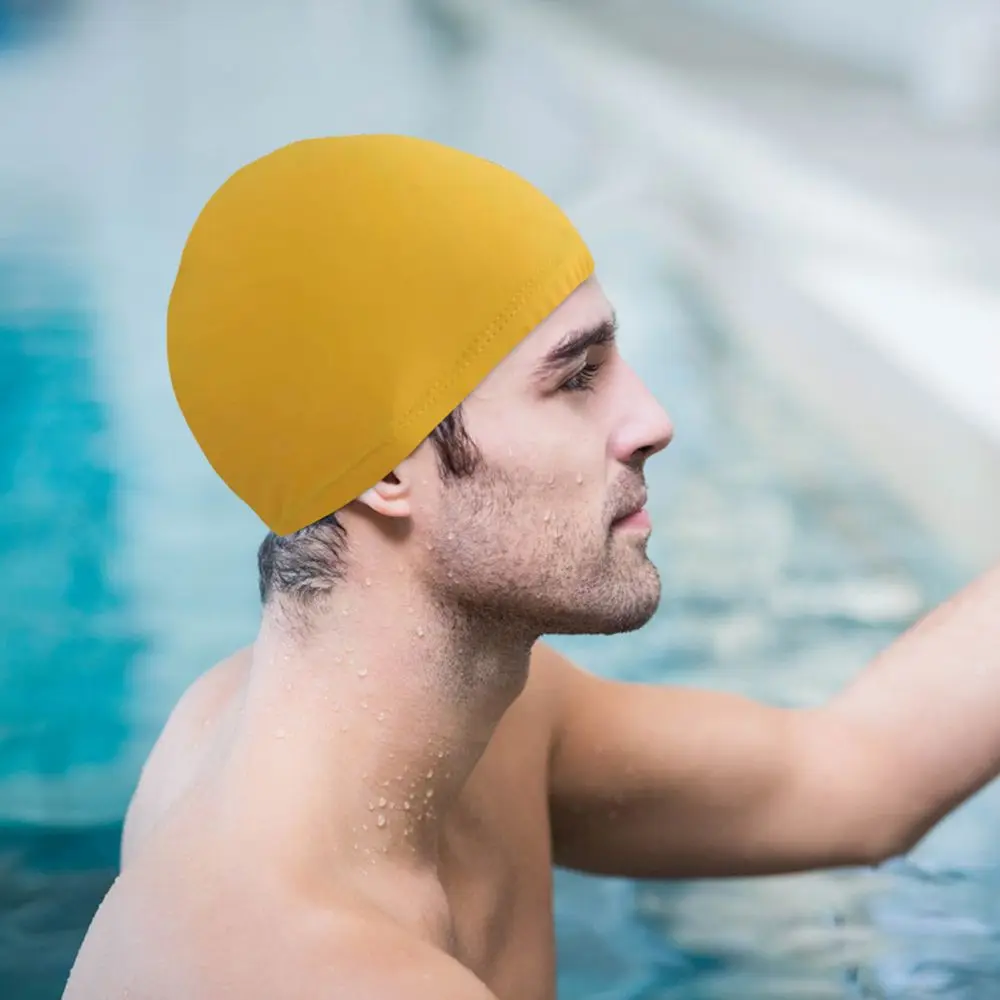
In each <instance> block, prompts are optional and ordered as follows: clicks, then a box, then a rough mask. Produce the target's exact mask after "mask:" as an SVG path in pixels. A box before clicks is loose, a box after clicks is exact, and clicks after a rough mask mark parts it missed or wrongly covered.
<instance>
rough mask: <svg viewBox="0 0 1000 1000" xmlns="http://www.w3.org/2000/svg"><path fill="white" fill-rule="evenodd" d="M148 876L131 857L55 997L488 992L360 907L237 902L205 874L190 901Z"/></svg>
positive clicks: (380, 999)
mask: <svg viewBox="0 0 1000 1000" xmlns="http://www.w3.org/2000/svg"><path fill="white" fill-rule="evenodd" d="M147 881H148V873H143V872H142V871H141V869H140V872H139V874H138V876H123V877H122V878H120V879H119V881H118V882H117V883H116V885H115V887H114V889H113V890H112V892H111V893H110V894H109V895H108V897H107V898H106V899H105V901H104V903H103V904H102V907H101V909H100V910H99V911H98V914H97V917H96V918H95V920H94V922H93V924H92V925H91V928H90V931H89V932H88V935H87V938H86V940H85V941H84V944H83V947H82V948H81V950H80V953H79V955H78V956H77V960H76V962H75V964H74V967H73V970H72V973H71V975H70V978H69V982H68V983H67V986H66V990H65V992H64V994H63V1000H104V998H105V997H109V996H135V997H142V998H143V1000H218V998H219V997H229V996H232V997H240V998H241V1000H274V998H275V997H281V998H282V1000H335V998H337V1000H339V998H341V997H351V998H352V1000H390V998H391V1000H396V998H398V997H407V998H412V1000H496V997H495V996H494V995H493V993H492V992H491V991H490V990H489V989H488V988H487V987H486V986H485V984H483V983H482V982H481V981H480V980H479V979H477V978H476V977H475V976H474V975H473V974H472V973H471V972H470V971H469V970H468V969H466V968H465V967H464V966H462V965H461V964H460V963H459V962H457V961H456V960H455V959H454V958H452V957H451V956H450V955H447V954H446V953H444V952H442V951H440V950H438V949H436V948H434V947H432V946H431V945H430V944H428V943H427V942H426V941H423V940H421V939H419V938H417V937H415V936H414V935H413V934H411V933H409V932H407V931H405V930H403V929H402V928H401V927H400V926H399V925H398V924H396V923H394V922H392V921H391V920H387V919H385V918H384V917H382V916H380V915H378V914H373V913H371V912H370V911H368V910H366V909H362V908H354V907H351V906H350V905H331V906H322V907H320V906H316V905H313V904H309V905H304V904H302V903H300V902H293V903H290V902H289V900H288V899H287V898H280V897H275V898H273V899H271V900H270V901H269V902H267V903H266V904H265V902H264V900H263V899H262V898H261V897H259V896H258V897H257V898H256V899H254V900H253V902H252V904H251V903H250V901H249V900H247V901H245V902H246V903H247V905H242V904H241V902H240V900H239V898H238V895H237V893H235V892H233V891H224V892H222V893H217V891H213V890H218V888H219V887H218V886H214V887H213V886H204V885H203V886H202V889H201V891H198V892H197V893H196V895H197V896H198V902H197V904H195V902H194V898H193V896H192V895H191V894H188V893H185V892H182V893H180V894H178V893H174V894H172V895H171V896H170V897H167V896H165V895H164V893H163V892H162V889H158V888H157V886H156V885H153V884H148V885H147V884H146V882H147ZM153 881H154V882H155V881H157V877H156V876H155V874H154V876H153ZM175 884H176V883H175ZM206 890H207V891H206ZM178 896H187V897H189V898H188V899H187V903H186V905H184V906H178V905H176V901H177V898H178ZM213 898H214V899H216V900H218V908H217V909H216V908H215V906H214V905H213V903H212V899H213ZM153 900H156V901H157V903H156V904H154V903H153Z"/></svg>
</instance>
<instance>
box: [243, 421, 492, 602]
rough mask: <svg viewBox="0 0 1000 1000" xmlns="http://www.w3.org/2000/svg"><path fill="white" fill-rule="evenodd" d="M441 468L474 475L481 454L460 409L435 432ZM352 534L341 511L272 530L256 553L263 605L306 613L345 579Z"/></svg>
mask: <svg viewBox="0 0 1000 1000" xmlns="http://www.w3.org/2000/svg"><path fill="white" fill-rule="evenodd" d="M429 437H430V440H431V441H432V443H433V444H434V448H435V451H436V452H437V459H438V468H439V469H440V471H441V475H442V477H443V478H445V479H461V478H464V477H466V476H470V475H472V473H473V472H475V470H476V468H477V467H478V465H479V463H480V461H481V458H482V456H481V454H480V452H479V449H478V448H477V446H476V444H475V442H474V441H473V440H472V438H471V437H470V436H469V433H468V431H467V430H466V428H465V423H464V420H463V417H462V407H461V404H459V406H458V407H456V408H455V409H454V410H452V412H451V413H449V414H448V416H447V417H445V418H444V420H442V421H441V423H439V424H438V425H437V427H435V428H434V430H433V431H431V433H430V435H429ZM346 549H347V531H346V529H345V528H344V526H343V525H342V524H341V523H340V521H339V520H338V519H337V514H336V512H333V513H331V514H327V515H326V517H322V518H320V519H319V520H318V521H314V522H313V523H312V524H307V525H306V526H305V527H304V528H300V529H299V530H298V531H293V532H292V533H291V534H289V535H276V534H275V533H274V532H273V531H269V532H268V533H267V535H266V536H265V537H264V540H263V541H262V542H261V543H260V547H259V548H258V549H257V575H258V585H259V588H260V600H261V603H262V604H267V603H268V601H269V600H270V599H271V598H272V597H278V596H280V597H282V598H286V599H287V600H289V601H290V602H292V603H293V604H295V605H296V606H298V607H299V608H300V609H302V610H306V609H308V608H309V607H311V606H312V605H314V604H315V603H316V601H318V600H320V599H322V598H323V597H325V596H326V595H328V594H329V593H330V592H331V591H332V590H333V588H334V587H335V586H336V585H337V583H338V582H339V581H340V580H342V579H343V578H344V572H345V569H346V566H345V555H346Z"/></svg>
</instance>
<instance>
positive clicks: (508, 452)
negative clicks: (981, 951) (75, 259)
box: [65, 137, 1000, 1000]
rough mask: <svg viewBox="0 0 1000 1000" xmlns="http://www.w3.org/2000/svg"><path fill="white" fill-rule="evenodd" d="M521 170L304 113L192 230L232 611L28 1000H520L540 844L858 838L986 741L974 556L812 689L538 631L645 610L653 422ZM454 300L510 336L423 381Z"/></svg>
mask: <svg viewBox="0 0 1000 1000" xmlns="http://www.w3.org/2000/svg"><path fill="white" fill-rule="evenodd" d="M369 181H370V183H369ZM522 184H523V182H519V181H516V180H514V179H512V178H510V177H508V176H506V175H505V174H503V173H502V172H501V171H499V169H498V168H495V167H493V166H492V165H484V164H482V163H481V162H479V161H475V160H474V159H473V158H471V157H469V158H466V157H465V156H464V155H460V154H457V153H453V152H450V151H447V150H443V149H441V148H439V147H434V146H433V145H431V144H426V145H424V144H421V143H417V142H416V141H414V140H404V139H398V138H396V139H394V138H391V137H388V138H386V137H381V138H364V137H361V138H356V139H351V140H346V139H342V140H322V141H317V142H316V143H314V144H310V143H306V144H302V145H300V146H293V147H291V148H290V149H288V148H286V149H285V150H283V151H279V152H278V153H277V154H275V156H274V157H271V158H264V159H263V160H262V161H260V162H259V163H257V164H255V165H254V167H253V169H251V170H249V171H247V172H244V174H242V175H237V178H236V184H235V188H234V187H233V185H232V184H230V186H229V187H228V188H224V190H223V195H222V196H221V200H219V199H217V201H216V202H215V206H216V207H215V208H214V209H212V211H211V212H209V213H208V214H207V215H206V217H205V219H204V220H203V221H202V222H200V223H199V226H200V227H201V228H200V229H196V230H195V233H194V235H193V236H192V240H191V242H190V243H189V245H188V247H187V249H186V256H185V259H184V262H183V264H182V268H181V271H180V273H179V278H178V284H177V285H176V286H175V294H174V299H173V301H172V306H171V309H172V312H171V317H170V323H171V327H170V336H171V338H173V339H172V342H171V352H172V354H171V365H172V373H173V377H174V379H175V386H176V388H177V392H178V398H179V400H180V402H181V405H182V407H183V408H184V410H185V415H186V417H187V419H188V421H189V423H190V425H191V427H192V429H193V431H194V433H195V435H196V437H198V439H199V442H200V443H201V444H202V447H203V448H204V449H205V452H206V455H207V456H208V457H209V459H210V461H212V463H213V465H214V467H215V468H216V469H217V470H218V471H219V472H220V475H222V476H223V477H224V478H225V479H226V481H227V482H229V483H230V485H232V486H233V489H234V490H235V491H236V492H237V493H238V494H239V495H240V496H242V497H243V498H244V499H246V500H247V502H248V503H250V504H251V505H252V506H253V507H254V509H255V510H257V511H258V512H260V513H261V516H262V518H264V519H265V520H266V522H267V524H268V525H269V526H270V527H272V528H273V529H275V530H272V531H271V532H270V533H269V534H268V535H267V537H266V538H265V540H264V542H263V543H262V545H261V549H260V558H259V570H260V583H261V590H262V598H263V611H262V618H261V624H260V630H259V633H258V635H257V636H256V638H255V640H254V642H253V643H252V645H251V646H250V647H249V648H246V649H243V650H240V651H239V652H236V653H235V654H233V655H232V656H231V657H230V658H229V659H227V660H226V661H224V662H223V663H220V664H218V665H217V666H215V667H214V668H213V669H211V670H209V671H208V673H206V674H205V675H203V676H202V677H201V678H200V679H199V680H198V681H197V682H196V683H195V684H194V685H193V686H192V687H191V688H190V690H189V691H188V692H187V693H186V694H185V696H184V697H183V698H182V700H181V701H180V703H179V704H178V705H177V706H176V708H175V710H174V712H173V714H172V716H171V717H170V719H169V721H168V723H167V725H166V728H165V730H164V731H163V733H162V734H161V737H160V739H159V741H158V743H157V745H156V746H155V748H154V750H153V752H152V754H151V755H150V757H149V760H148V762H147V764H146V767H145V769H144V771H143V774H142V777H141V780H140V783H139V786H138V788H137V790H136V792H135V796H134V799H133V801H132V803H131V806H130V809H129V812H128V815H127V820H126V825H125V834H124V843H123V850H122V871H121V875H120V877H119V878H118V879H117V881H116V882H115V884H114V886H113V887H112V888H111V890H110V891H109V893H108V895H107V897H106V899H105V900H104V902H103V904H102V906H101V907H100V909H99V911H98V913H97V914H96V916H95V918H94V921H93V923H92V926H91V928H90V930H89V933H88V935H87V938H86V940H85V942H84V944H83V947H82V949H81V951H80V954H79V956H78V958H77V962H76V964H75V966H74V969H73V972H72V975H71V977H70V982H69V984H68V986H67V990H66V993H65V997H66V1000H108V998H124V997H128V998H130V1000H222V998H227V997H232V998H239V1000H333V998H349V1000H397V998H407V1000H553V998H554V997H555V967H556V959H555V952H554V939H553V926H552V899H551V897H552V881H551V870H552V866H553V865H564V866H568V867H572V868H576V869H579V870H582V871H587V872H595V873H605V874H618V875H623V876H632V877H640V878H641V877H657V878H669V877H673V876H683V877H692V876H717V875H748V874H763V873H777V872H792V871H799V870H803V869H807V868H817V867H831V866H839V865H854V864H867V863H875V862H878V861H881V860H882V859H886V858H888V857H891V856H893V855H896V854H898V853H900V852H903V851H905V850H906V849H907V848H908V847H909V846H910V845H912V844H913V843H914V842H915V841H917V840H918V839H919V838H921V837H922V836H923V835H924V833H925V832H926V831H927V830H928V829H929V828H930V827H931V826H932V825H933V824H934V823H936V822H937V821H938V820H939V819H940V818H941V817H942V816H943V815H945V814H946V813H947V812H948V811H949V810H950V809H952V808H953V807H955V806H956V805H957V804H958V803H960V802H962V801H963V800H965V799H966V798H967V797H968V796H970V795H971V794H972V793H973V792H974V791H976V790H977V789H978V788H980V787H982V786H983V785H984V784H985V783H986V782H987V781H989V780H991V779H992V778H993V777H994V776H995V775H996V774H997V773H998V771H1000V725H998V724H997V720H998V718H1000V573H998V572H994V573H992V574H991V575H987V576H985V577H984V578H982V579H981V580H979V581H977V582H976V583H975V584H973V585H970V586H969V587H968V588H967V589H966V590H965V591H964V592H963V593H961V594H959V595H957V596H956V597H955V598H954V599H953V600H952V601H951V602H949V604H948V605H946V606H944V607H942V608H940V609H938V610H937V611H935V612H934V613H932V614H931V615H929V616H928V617H927V618H926V619H925V620H924V621H922V622H921V623H920V624H919V626H918V627H916V628H915V629H913V630H911V632H910V633H908V634H907V635H905V636H903V637H902V638H901V639H900V640H899V641H898V642H897V643H896V644H895V645H894V646H893V647H892V648H890V649H889V650H887V651H886V652H885V653H884V654H883V655H882V656H881V657H879V658H878V660H877V661H876V662H875V663H873V664H872V665H871V667H870V668H869V669H867V670H865V671H864V672H862V674H861V675H860V676H859V677H858V679H857V680H856V681H855V682H854V683H853V684H852V685H850V686H849V687H848V688H847V689H846V690H845V691H844V692H843V693H842V694H841V695H840V696H839V697H837V698H836V699H834V700H833V701H832V702H831V703H830V704H828V705H826V706H824V707H823V708H820V709H810V710H799V711H790V710H782V709H777V708H772V707H768V706H765V705H761V704H757V703H755V702H753V701H750V700H746V699H744V698H741V697H737V696H733V695H727V694H721V693H702V692H698V691H694V690H678V689H673V688H670V687H666V686H649V685H637V684H625V683H616V682H613V681H609V680H604V679H601V678H600V677H597V676H592V675H590V674H587V673H585V672H583V671H581V670H580V669H578V668H577V667H575V666H574V665H573V664H571V663H569V662H567V661H566V659H564V658H563V657H562V656H560V655H558V654H557V653H556V652H554V651H553V650H552V649H551V648H550V647H548V646H546V645H545V644H544V643H543V642H541V641H540V637H541V636H543V635H545V634H556V633H563V634H565V633H604V634H608V633H617V632H625V631H628V630H634V629H637V628H639V627H641V626H642V625H643V624H644V623H645V622H646V621H648V620H649V618H650V617H651V615H652V614H653V612H654V610H655V608H656V607H657V603H658V600H659V597H660V588H659V578H658V575H657V571H656V569H655V568H654V567H653V565H652V564H651V563H650V562H649V560H648V559H647V556H646V542H647V538H648V535H649V531H650V523H649V519H648V516H647V515H646V513H645V511H644V507H645V504H646V493H645V487H644V475H643V469H644V465H645V463H646V462H647V461H648V460H649V459H650V458H651V457H652V456H653V455H655V454H656V453H657V452H659V451H661V450H662V449H663V448H665V447H666V446H667V444H668V443H669V442H670V439H671V435H672V427H671V424H670V420H669V419H668V417H667V414H666V413H665V412H664V410H663V409H662V408H661V407H660V405H659V404H658V403H657V402H656V400H654V399H653V398H652V397H651V395H650V394H649V392H648V391H647V390H646V389H645V387H644V386H643V383H642V381H641V380H640V378H639V377H638V376H637V374H636V373H635V372H634V371H632V370H631V369H630V368H629V366H628V365H627V364H626V363H625V361H624V360H623V359H622V357H621V356H620V354H619V353H618V350H617V348H616V345H615V324H614V314H613V310H612V306H611V304H610V303H609V302H608V300H607V299H606V297H605V295H604V292H603V291H602V289H601V286H600V284H599V282H598V281H597V279H596V277H595V276H594V274H593V273H591V272H592V268H591V265H590V262H589V258H588V255H587V253H586V251H585V249H584V248H582V245H581V244H580V242H579V241H578V240H577V238H576V237H575V236H574V235H573V234H572V232H571V231H570V230H568V229H566V228H565V225H564V222H563V220H562V219H561V217H560V216H559V215H558V214H557V213H556V210H555V209H554V208H550V207H548V205H547V203H546V202H545V201H544V199H542V198H541V196H540V195H536V194H533V193H532V192H531V191H530V190H529V189H528V188H527V186H526V185H524V186H521V185H522ZM240 185H243V187H242V188H241V187H240ZM331 191H332V193H331ZM227 199H228V201H227ZM330 202H332V204H333V208H331V207H330ZM213 213H214V214H213ZM328 245H332V246H333V247H334V250H332V251H331V250H329V248H328ZM337 247H345V249H343V250H342V252H341V251H338V250H337V249H336V248H337ZM338 253H339V254H340V255H339V256H338ZM564 258H566V259H571V263H570V265H569V266H565V267H564V266H562V264H561V263H560V261H562V260H563V259H564ZM553 261H555V265H554V264H553ZM376 272H380V273H378V274H377V275H376ZM554 274H556V275H557V276H556V277H553V275H554ZM199 275H201V277H199ZM205 275H207V276H208V277H204V276H205ZM497 275H500V276H501V277H497ZM203 279H204V281H203V283H201V284H199V282H202V280H203ZM547 281H548V282H550V284H551V288H550V289H549V292H548V293H546V294H549V295H550V296H551V298H550V300H549V305H547V304H546V299H545V295H544V294H542V293H540V292H538V290H539V289H540V288H542V289H543V288H544V286H545V283H546V282H547ZM511 289H513V290H514V291H515V292H518V294H515V295H513V296H512V295H511V294H510V293H511ZM518 290H520V291H518ZM536 293H537V294H536ZM518 296H520V297H518ZM531 296H535V299H534V300H533V301H534V302H535V304H534V307H533V308H535V309H536V310H537V315H534V316H532V314H531V312H530V310H528V312H525V311H524V309H523V308H522V306H523V304H524V302H526V301H528V299H530V298H531ZM539 296H540V297H539ZM484 304H485V309H484V308H481V307H482V306H483V305H484ZM324 309H328V310H329V313H324V311H323V310H324ZM494 314H495V315H494ZM514 314H516V316H517V317H519V319H517V322H520V323H521V324H522V326H521V328H519V329H514V330H513V332H511V329H510V323H511V322H513V321H511V320H510V317H511V316H512V315H514ZM369 315H370V316H371V317H372V321H371V323H368V322H367V320H366V318H367V317H368V316H369ZM496 316H501V317H503V322H502V323H500V324H499V325H498V324H497V323H496V322H494V320H495V317H496ZM491 323H493V326H490V324H491ZM504 323H506V324H507V326H504V325H503V324H504ZM515 326H516V323H515ZM487 327H488V328H489V329H490V330H493V331H494V332H495V331H496V330H497V329H501V330H506V331H507V332H506V333H504V334H503V336H507V337H509V340H508V342H507V343H506V344H503V345H500V346H499V347H498V348H497V354H496V356H495V357H493V358H486V359H485V360H481V361H477V362H475V363H474V364H480V365H481V366H482V367H481V368H480V369H479V370H478V371H476V370H473V371H471V372H470V373H469V374H468V379H467V381H466V382H465V383H464V384H463V383H461V380H459V381H458V382H448V378H450V375H449V373H450V372H452V371H453V370H458V369H459V368H460V367H461V366H462V365H463V364H465V363H466V361H467V359H468V358H469V357H471V356H476V352H475V350H472V349H471V348H470V344H473V343H475V344H480V341H475V337H477V336H479V331H480V330H481V329H485V328H487ZM315 328H318V332H317V329H315ZM268 338H271V339H268ZM463 338H465V339H467V340H469V343H465V340H464V339H463ZM384 341H386V342H388V345H389V346H388V349H386V348H385V346H384ZM439 342H440V350H438V348H437V347H436V346H435V345H437V344H438V343H439ZM324 344H327V345H330V346H327V347H324V346H323V345H324ZM244 384H245V389H244V388H242V387H243V386H244ZM443 384H446V387H447V391H444V393H443V395H442V393H441V392H439V390H440V387H441V386H442V385H443ZM359 385H360V388H359ZM428 393H430V396H428ZM435 393H437V395H435ZM449 393H451V395H450V396H449ZM431 397H433V398H434V400H435V401H434V402H433V404H428V407H427V408H426V409H424V410H421V408H420V405H418V404H419V403H420V400H421V399H424V400H426V399H429V398H431ZM397 400H404V401H405V402H406V404H407V405H406V406H402V405H399V406H397V405H396V402H397ZM414 412H416V413H418V417H417V418H415V419H416V422H415V423H414V422H413V421H411V420H410V419H409V418H410V417H411V415H412V414H413V413H414ZM352 413H356V414H357V420H358V424H357V426H356V428H355V431H354V433H353V436H352V435H351V434H345V433H340V431H341V430H343V426H346V424H345V423H344V422H343V421H341V424H338V423H337V422H336V421H337V419H340V418H339V417H337V414H340V415H341V416H342V417H344V420H346V419H347V416H350V415H351V414H352ZM329 414H334V417H330V416H329ZM344 414H346V415H347V416H344ZM442 418H443V419H442ZM331 420H332V421H333V422H332V423H331V422H329V421H331ZM420 420H423V421H424V423H423V424H421V423H420ZM373 428H374V429H373ZM387 440H388V441H389V442H390V445H389V446H388V450H384V451H383V452H382V453H381V454H380V455H376V457H375V458H374V459H373V460H372V461H373V462H376V463H377V462H379V461H381V462H382V467H380V471H379V473H378V474H376V475H374V476H370V479H369V481H368V485H367V486H364V487H363V488H355V487H357V485H358V482H359V481H361V480H359V478H358V477H355V478H353V479H352V478H351V476H352V475H353V472H352V470H355V469H357V468H359V467H360V468H361V472H359V473H358V476H359V477H360V476H364V475H369V473H370V469H369V468H368V467H366V466H365V465H364V463H365V462H366V461H367V458H368V456H370V455H371V454H372V453H373V450H377V448H378V447H381V446H383V445H384V444H385V442H386V441H387ZM324 463H327V464H324ZM359 463H360V464H359ZM372 468H374V466H372ZM341 473H343V475H341ZM338 476H340V478H339V479H338ZM331 483H332V484H333V485H330V484H331ZM338 491H339V492H338ZM324 503H326V504H329V506H327V507H325V508H324V507H323V504H324ZM322 510H326V512H327V514H326V516H320V515H319V514H317V511H322ZM330 511H335V516H334V515H333V514H330Z"/></svg>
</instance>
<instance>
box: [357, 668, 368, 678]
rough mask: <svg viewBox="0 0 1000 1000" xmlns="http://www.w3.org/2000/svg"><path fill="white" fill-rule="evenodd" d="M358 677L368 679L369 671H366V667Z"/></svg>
mask: <svg viewBox="0 0 1000 1000" xmlns="http://www.w3.org/2000/svg"><path fill="white" fill-rule="evenodd" d="M358 676H359V677H367V676H368V671H367V670H366V669H365V668H364V667H362V668H361V669H360V670H359V671H358Z"/></svg>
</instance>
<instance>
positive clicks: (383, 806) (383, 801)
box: [378, 795, 385, 809]
mask: <svg viewBox="0 0 1000 1000" xmlns="http://www.w3.org/2000/svg"><path fill="white" fill-rule="evenodd" d="M378 804H379V808H381V809H384V808H385V796H384V795H383V796H382V797H381V798H380V799H379V800H378Z"/></svg>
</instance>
